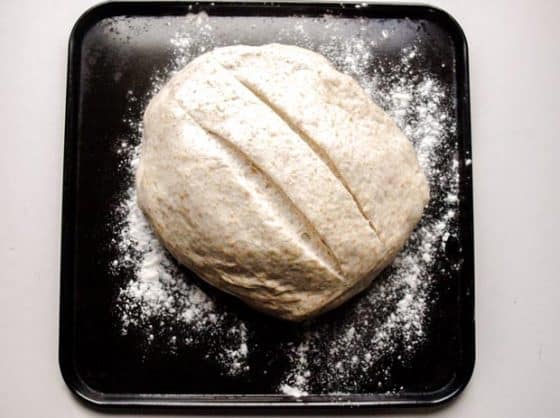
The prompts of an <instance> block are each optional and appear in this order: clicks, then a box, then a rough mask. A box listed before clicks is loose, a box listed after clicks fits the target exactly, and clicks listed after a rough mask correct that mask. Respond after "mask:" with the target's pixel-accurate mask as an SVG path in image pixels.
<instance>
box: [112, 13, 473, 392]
mask: <svg viewBox="0 0 560 418" xmlns="http://www.w3.org/2000/svg"><path fill="white" fill-rule="evenodd" d="M184 19H185V26H184V27H185V29H184V30H183V31H180V32H177V33H176V34H175V36H174V37H173V38H172V39H171V41H170V47H172V48H173V54H174V57H175V59H174V61H173V62H172V63H171V64H170V65H169V67H168V68H167V69H166V70H165V71H163V72H162V73H159V74H155V75H154V77H153V82H154V87H153V90H152V91H151V92H150V93H149V94H148V95H147V96H142V97H137V96H135V94H134V92H129V100H130V101H131V102H133V101H137V100H140V101H142V103H143V105H146V104H147V102H148V101H149V98H150V97H151V95H153V94H154V93H155V92H157V91H158V90H159V88H161V86H162V84H163V83H164V82H165V81H166V80H167V79H168V78H169V76H170V75H171V74H172V73H173V72H174V71H176V70H177V69H179V68H181V67H182V66H184V65H185V64H186V63H188V62H189V61H190V60H191V59H193V58H194V57H196V56H197V55H200V54H201V53H203V52H205V51H207V50H210V49H212V48H214V47H215V46H221V45H223V43H220V42H219V41H216V39H220V37H219V36H213V35H215V33H214V31H215V30H216V28H214V27H212V25H211V23H210V20H209V19H208V18H207V16H206V15H204V14H199V15H196V16H194V15H189V16H187V17H186V18H184ZM313 24H314V25H320V26H323V27H324V29H325V33H328V36H327V37H326V38H325V39H324V41H322V42H321V43H320V44H314V43H313V41H312V40H311V36H308V34H307V32H306V29H305V26H304V25H303V24H295V25H293V26H291V27H290V26H289V25H288V26H287V27H288V29H286V27H283V28H282V29H281V30H279V31H278V33H277V36H276V38H275V39H276V40H277V41H278V42H286V43H295V44H298V45H300V46H303V47H308V48H310V49H315V50H317V51H318V52H320V53H322V54H323V55H325V56H327V57H328V58H329V59H330V60H331V61H332V62H333V63H334V64H335V66H337V67H338V68H339V69H341V70H342V71H344V72H345V73H348V74H350V75H352V76H354V77H355V78H356V79H357V80H358V81H359V82H360V84H361V85H362V86H363V87H364V88H365V89H366V91H368V92H369V93H370V94H371V96H372V97H373V99H374V100H375V101H376V102H377V103H379V104H380V105H381V106H382V107H383V108H384V109H386V110H387V111H388V112H389V113H390V114H391V115H392V116H393V117H394V118H395V120H396V121H397V123H398V124H399V126H400V127H401V128H402V129H403V130H404V132H405V133H406V135H407V136H408V137H409V138H410V139H411V140H412V142H413V143H414V145H415V147H416V149H417V151H418V156H419V161H420V163H421V165H422V167H423V168H424V170H425V172H426V175H427V176H428V178H429V181H430V185H431V193H432V202H431V206H432V207H433V208H437V210H431V211H429V212H428V213H427V214H426V215H425V216H424V218H423V219H422V221H421V223H420V225H419V226H418V228H417V229H416V231H415V232H414V233H413V235H412V237H411V238H410V240H409V243H408V244H407V246H406V247H405V249H404V250H403V251H402V252H401V253H400V254H399V256H398V257H397V258H396V260H395V261H394V263H393V266H392V267H391V268H390V269H388V271H387V272H386V273H385V274H384V275H383V277H381V278H379V279H378V280H377V281H376V282H375V283H374V285H373V286H372V287H371V289H369V290H368V291H366V292H365V294H364V295H362V296H361V297H359V298H357V299H356V300H354V301H352V302H350V303H351V304H353V307H352V309H351V310H349V313H348V311H347V313H346V314H345V317H344V318H338V317H336V319H333V318H335V316H334V315H331V316H328V320H325V319H323V320H321V319H318V320H315V321H313V322H312V323H310V324H307V325H305V326H303V328H304V330H303V331H302V332H301V333H300V334H299V335H298V337H296V338H295V339H290V340H288V341H286V342H285V343H283V344H281V346H279V347H278V350H280V352H281V353H282V355H284V356H285V357H286V358H287V360H288V363H289V367H288V369H287V370H286V371H285V373H284V375H283V376H281V379H280V380H281V382H280V384H279V385H278V387H277V391H278V392H280V393H284V394H287V395H290V396H294V397H299V396H305V395H306V394H308V393H314V391H318V390H320V391H321V392H322V393H340V392H344V393H349V392H350V393H351V392H357V391H359V390H360V387H361V386H362V385H363V384H364V383H372V382H371V379H372V377H373V379H374V380H375V381H374V382H373V383H374V384H375V385H376V386H377V387H378V389H379V391H384V390H393V391H394V390H399V389H400V388H393V387H390V386H389V385H388V382H389V380H390V376H391V368H390V367H388V366H387V364H405V363H406V362H407V361H409V359H410V358H411V357H412V356H413V355H414V353H415V351H416V350H417V348H418V347H419V346H421V344H422V342H423V340H424V338H425V328H426V325H427V321H428V319H429V317H428V312H429V307H430V303H431V292H430V289H431V283H432V280H434V277H432V275H431V271H432V269H433V268H434V265H435V263H436V261H437V260H438V258H441V257H442V256H444V254H445V246H446V243H447V240H448V239H449V238H450V237H451V236H453V235H455V234H456V229H455V228H456V227H455V226H454V225H455V224H454V222H456V219H455V218H456V214H457V208H458V165H459V163H458V161H457V159H456V150H455V149H454V148H452V147H453V146H454V145H453V144H455V143H456V141H454V140H450V138H452V135H454V133H455V131H454V129H455V120H454V113H453V112H454V110H453V109H452V108H451V107H450V106H449V105H448V104H447V103H446V97H447V96H449V95H450V94H451V92H449V91H447V90H446V89H445V88H444V87H443V86H442V85H441V84H440V83H439V82H438V81H437V79H435V78H433V77H432V76H430V74H422V73H418V71H417V70H415V69H414V68H415V66H414V63H415V60H417V59H419V57H420V50H419V49H418V48H417V47H416V46H414V45H409V46H407V47H405V48H404V49H402V51H401V60H400V62H399V63H398V65H393V66H392V67H391V68H385V66H384V65H383V63H378V62H375V57H374V56H373V52H372V51H374V49H372V47H374V46H376V45H382V44H383V42H388V41H390V39H391V32H390V31H388V30H386V29H383V30H382V31H381V32H380V33H379V35H378V36H377V37H376V38H372V37H371V35H366V33H367V31H366V29H367V28H366V27H365V26H364V27H363V28H360V31H359V33H357V34H356V33H355V34H353V35H352V37H348V34H347V33H346V32H344V31H346V30H347V27H346V22H345V21H344V20H342V19H335V18H325V19H316V20H315V22H314V23H313ZM363 25H367V22H366V21H364V23H363ZM230 43H231V42H230ZM233 43H237V41H235V42H233ZM372 63H373V65H372ZM123 122H124V123H126V124H128V125H129V126H130V128H131V129H132V130H133V131H134V133H133V134H132V136H131V137H130V138H127V139H124V140H122V141H120V142H119V144H120V145H119V146H118V149H117V152H118V153H120V154H122V155H123V164H125V165H126V167H128V170H129V175H130V176H129V177H130V186H129V189H128V192H127V193H126V195H125V196H124V197H123V199H122V201H121V202H120V203H119V205H118V207H117V209H116V210H115V215H116V219H118V220H119V222H118V223H117V224H116V225H115V240H114V245H115V247H116V248H117V250H118V257H117V259H115V260H113V261H112V263H111V266H110V267H111V271H112V272H113V273H114V274H115V276H118V275H119V274H121V273H123V272H125V271H128V272H130V271H132V278H131V279H130V280H129V281H128V283H125V284H124V285H123V287H122V289H121V292H120V295H119V297H118V300H117V302H116V310H117V312H118V315H119V318H120V321H121V329H122V333H123V334H126V333H128V332H130V331H131V330H134V332H136V333H140V334H141V335H144V337H145V344H146V346H149V345H150V344H152V342H153V341H154V340H155V339H159V340H160V341H161V340H163V341H166V342H167V345H168V346H169V349H170V350H171V351H173V350H175V349H177V347H179V346H180V347H184V346H187V347H189V346H197V345H199V344H202V343H203V342H205V341H206V342H207V341H212V342H213V344H212V347H215V348H214V350H215V351H214V352H210V353H208V354H207V356H209V357H211V358H213V359H214V361H216V362H218V364H219V365H221V367H222V369H223V372H224V373H225V374H228V375H231V376H242V375H243V374H245V373H248V372H249V371H250V369H249V358H250V354H251V349H252V343H251V328H250V323H248V322H244V321H243V320H241V319H240V318H238V316H237V315H236V314H235V312H234V311H233V310H231V309H228V306H218V304H216V303H215V302H214V301H213V300H212V299H211V298H210V297H209V296H208V295H207V294H206V293H205V292H204V291H203V290H201V289H200V288H199V287H198V285H197V284H196V283H194V282H192V280H190V279H189V278H188V277H186V276H185V275H184V273H183V272H182V271H181V269H180V268H178V266H177V265H176V263H175V262H174V261H173V259H172V258H171V257H170V256H169V254H168V253H167V252H166V250H165V249H164V248H162V246H161V245H160V243H159V242H158V240H157V239H156V238H155V236H154V234H153V232H152V230H151V228H150V226H149V224H148V223H147V221H146V219H145V218H144V216H143V215H142V213H141V211H140V210H139V209H138V207H137V205H136V196H135V188H134V182H133V175H134V172H135V167H136V164H137V159H138V152H139V148H138V143H139V139H140V138H141V134H142V132H141V121H140V117H139V116H138V115H136V117H134V116H131V115H128V116H127V117H125V118H124V119H123ZM450 144H451V145H450ZM469 163H470V161H468V162H467V164H469ZM442 273H444V272H442ZM170 330H171V331H170ZM387 359H389V362H388V361H387ZM272 372H273V371H271V373H272Z"/></svg>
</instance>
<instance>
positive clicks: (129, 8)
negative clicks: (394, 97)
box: [59, 2, 474, 410]
mask: <svg viewBox="0 0 560 418" xmlns="http://www.w3.org/2000/svg"><path fill="white" fill-rule="evenodd" d="M198 12H205V13H207V15H208V19H210V21H211V22H212V21H213V19H220V21H219V28H220V36H221V39H222V40H221V42H222V43H225V44H227V43H228V39H229V38H231V42H232V43H234V42H235V43H247V44H252V45H258V44H263V43H270V42H274V41H277V39H275V36H276V35H275V34H276V33H277V32H275V31H277V30H278V25H280V26H281V25H284V24H287V25H294V24H299V25H301V26H302V27H305V26H306V25H307V24H308V23H307V22H310V21H312V20H313V19H320V18H323V17H324V16H325V15H326V16H332V17H335V18H344V19H347V22H348V23H347V26H348V28H349V29H348V30H349V31H350V32H351V31H352V30H353V29H352V27H353V26H352V25H353V23H352V22H356V23H355V24H356V25H363V23H364V22H369V23H371V24H370V26H369V29H368V31H369V32H368V35H367V36H371V37H372V39H382V38H384V37H385V35H384V31H386V30H390V31H391V38H390V41H388V42H379V43H375V42H372V43H371V45H370V46H369V47H370V48H371V52H372V54H374V55H376V56H382V57H383V59H384V60H385V61H384V62H385V63H388V64H389V65H388V67H389V68H390V63H391V60H396V59H400V58H399V57H400V55H399V54H401V52H402V48H403V47H404V46H405V45H406V43H407V42H409V41H410V39H411V38H413V39H415V42H416V44H417V45H419V48H420V50H419V51H418V52H419V54H421V55H422V57H423V58H422V60H418V61H416V63H415V64H414V65H417V66H420V67H421V68H417V70H421V71H423V72H429V73H430V74H431V75H432V77H434V78H435V79H437V80H439V81H440V82H441V83H442V84H444V85H446V86H447V87H448V90H447V91H450V92H452V94H451V95H450V97H447V100H449V101H450V102H451V105H452V106H453V109H454V112H455V114H454V120H455V126H454V135H450V136H449V141H454V142H453V144H452V145H453V147H454V149H455V150H456V151H455V152H456V154H457V156H458V158H457V161H458V164H459V166H458V168H457V171H458V176H459V180H458V188H459V190H458V195H459V201H458V204H457V211H458V213H457V214H456V215H457V234H456V237H455V238H454V239H453V240H452V242H451V241H450V242H449V243H448V244H449V245H447V249H446V251H445V253H444V256H443V257H442V259H441V260H439V261H438V263H436V268H434V269H433V271H431V273H430V274H432V275H433V278H434V280H433V283H434V285H433V286H432V290H431V292H433V296H434V297H433V300H434V304H433V306H432V308H431V309H430V311H429V315H430V318H429V321H428V329H427V331H426V335H427V337H426V341H424V343H423V344H422V348H421V349H420V350H419V351H418V352H416V353H415V354H414V355H413V356H411V358H410V359H409V361H408V362H407V363H406V365H401V366H398V367H397V366H396V368H395V370H393V372H392V373H391V377H390V379H389V381H388V382H385V383H386V385H385V386H384V387H383V389H382V390H381V389H378V386H377V385H375V381H376V378H375V376H373V375H372V376H371V379H370V380H368V382H369V383H368V382H366V383H364V384H362V385H357V387H354V388H353V390H351V391H346V392H344V393H322V391H321V390H320V389H321V388H319V390H316V391H315V392H317V393H310V394H308V395H305V396H302V397H298V398H294V397H292V396H287V395H285V394H280V393H277V392H275V391H274V390H273V389H272V387H273V386H272V381H273V380H274V378H275V377H274V374H275V370H276V369H275V368H278V369H280V368H281V367H282V362H281V361H278V362H276V363H274V364H273V365H272V366H271V368H270V370H269V373H268V374H263V373H258V372H254V373H253V372H250V373H248V374H247V375H243V376H241V377H238V378H231V377H227V376H226V377H224V376H223V375H222V374H220V373H219V372H217V371H216V368H214V367H212V364H211V360H210V361H209V360H208V356H204V352H205V347H204V345H202V346H201V347H199V348H198V349H197V350H191V351H186V352H180V353H174V354H172V355H171V354H169V353H162V354H158V353H157V352H156V353H152V354H151V355H150V356H146V355H141V354H139V348H138V346H139V341H137V339H135V336H134V335H123V334H122V333H121V332H120V331H119V329H118V326H116V325H115V321H116V320H115V312H114V306H113V304H114V301H115V298H116V297H117V295H118V292H119V285H120V284H121V283H122V282H123V280H124V279H125V278H123V277H120V278H118V277H117V278H114V277H113V276H114V274H115V273H114V271H112V270H111V268H110V261H111V260H112V259H113V258H114V257H115V254H114V248H113V246H112V245H111V242H112V240H114V238H115V237H114V231H113V230H112V229H111V228H110V227H109V225H110V223H111V214H112V213H114V212H113V210H114V206H115V199H116V196H120V195H122V193H123V192H124V191H125V190H126V187H127V185H128V184H129V182H130V179H128V178H126V176H124V175H123V174H122V173H121V171H119V164H121V159H120V157H119V155H117V153H115V152H114V149H115V143H114V142H115V141H116V138H119V137H121V136H126V135H128V134H129V132H128V131H127V130H129V129H130V126H129V125H126V124H123V115H125V114H129V113H130V106H131V103H130V100H128V98H127V97H128V96H127V94H128V93H127V92H129V91H131V90H134V91H135V92H140V94H142V92H147V91H149V90H150V88H151V87H152V86H151V84H150V83H151V81H150V80H152V78H151V77H152V76H153V75H154V74H155V73H157V72H158V71H159V70H161V69H162V68H164V67H165V66H166V65H167V63H168V62H169V60H170V51H169V48H168V46H169V36H171V35H170V34H173V33H175V32H176V31H178V30H181V28H182V27H184V24H185V22H184V21H183V17H184V16H185V15H186V14H187V13H198ZM114 19H125V20H126V22H127V25H125V26H122V25H121V26H122V27H121V29H120V33H119V34H117V35H118V36H115V34H114V33H109V31H107V30H106V29H107V25H106V24H105V23H106V22H107V21H112V20H114ZM325 30H327V31H328V29H325ZM139 33H142V36H138V34H139ZM323 35H324V34H322V35H320V34H319V32H317V31H313V30H310V31H309V32H308V36H310V37H311V38H312V39H311V42H321V41H320V39H319V38H318V37H320V36H323ZM314 36H315V37H317V38H316V39H313V37H314ZM321 39H322V38H321ZM131 40H133V41H131ZM139 40H143V41H139ZM117 69H118V71H117ZM414 70H415V69H414V68H412V70H411V71H412V72H413V71H414ZM117 78H118V83H117V82H116V80H117ZM133 111H134V109H133ZM136 111H137V113H138V112H140V108H138V109H136ZM127 112H128V113H127ZM139 115H140V114H139V113H138V114H137V115H136V116H137V117H139ZM471 158H472V157H471V145H470V119H469V84H468V62H467V45H466V39H465V37H464V34H463V32H462V30H461V28H460V27H459V25H458V24H457V23H456V22H455V20H454V19H453V18H451V17H450V16H449V15H448V14H446V13H445V12H443V11H441V10H439V9H435V8H432V7H429V6H412V5H377V4H367V3H359V4H338V3H329V4H318V3H312V4H299V3H185V2H177V3H175V2H161V3H160V2H115V3H106V4H102V5H99V6H97V7H94V8H92V9H90V10H88V11H87V12H85V13H84V14H83V15H82V16H81V17H80V19H79V20H78V21H77V23H76V25H75V27H74V29H73V31H72V34H71V37H70V44H69V61H68V84H67V108H66V132H65V149H64V186H63V214H62V220H63V222H62V253H61V254H62V260H61V301H60V305H61V306H60V346H59V362H60V367H61V371H62V375H63V377H64V379H65V381H66V383H67V385H68V386H69V387H70V389H71V390H72V391H73V392H74V393H75V394H76V395H77V396H78V397H79V398H82V399H84V400H86V401H88V402H89V403H91V404H94V405H97V406H102V407H139V406H142V407H144V406H150V407H160V408H168V407H191V408H193V407H197V408H206V407H220V408H225V409H231V410H237V409H239V408H270V407H280V408H285V407H292V408H293V407H297V408H318V407H321V408H334V409H336V408H348V407H388V406H426V405H434V404H439V403H442V402H444V401H446V400H448V399H451V398H453V397H454V396H455V395H457V394H458V393H459V392H460V391H461V390H462V389H463V388H464V387H465V385H466V384H467V382H468V380H469V378H470V376H471V373H472V369H473V366H474V306H473V304H474V269H473V266H474V260H473V219H472V183H471V164H470V159H471ZM428 210H433V209H428ZM451 264H453V265H454V266H455V268H453V269H450V270H449V271H451V273H447V274H446V276H445V277H443V276H442V277H439V276H438V275H440V274H442V273H440V272H441V271H444V270H445V268H444V267H445V265H451ZM442 266H443V267H442ZM457 266H458V267H457ZM121 274H124V273H121ZM187 274H188V273H187ZM192 280H195V281H196V280H197V279H196V278H195V277H192ZM200 287H201V288H202V289H203V291H205V292H207V293H209V294H213V295H215V297H216V298H219V300H220V303H224V304H228V306H230V307H229V308H228V309H232V310H234V311H239V312H240V315H242V316H243V317H244V318H246V319H247V321H248V323H249V324H253V325H251V326H253V328H252V329H251V333H252V336H253V337H252V338H254V339H255V340H256V341H258V343H259V344H256V345H255V346H256V347H260V348H257V351H259V350H261V352H260V353H257V354H258V355H255V357H254V359H253V360H251V359H250V360H251V361H253V364H251V366H252V367H251V370H256V371H258V370H259V369H262V368H263V367H264V366H263V365H260V364H259V361H263V360H262V359H263V358H268V359H270V358H271V356H274V355H276V353H274V350H273V349H272V348H271V347H274V344H271V339H277V338H281V335H282V333H283V332H286V333H293V332H296V333H297V332H299V328H298V327H302V326H304V325H293V324H285V323H282V322H281V321H277V320H274V319H272V318H267V317H264V316H262V315H260V314H257V313H253V312H252V311H251V310H249V309H247V308H246V307H245V306H243V305H242V304H240V303H238V302H237V301H236V300H234V299H232V298H230V297H228V296H225V295H224V296H222V295H221V294H220V292H216V291H215V290H214V289H212V288H210V287H209V286H205V284H204V283H200ZM352 309H353V304H352V303H349V304H346V305H344V306H343V307H341V308H338V309H336V310H335V311H333V312H331V313H329V314H327V315H325V316H324V317H321V318H320V319H319V321H336V320H337V318H339V317H341V316H344V315H346V314H347V312H349V311H350V310H352ZM253 315H254V318H253ZM278 335H280V337H279V336H278ZM206 348H207V349H210V347H206ZM266 350H268V352H266ZM371 373H372V374H374V373H375V371H372V372H371ZM387 387H390V388H398V390H387ZM331 392H332V391H331Z"/></svg>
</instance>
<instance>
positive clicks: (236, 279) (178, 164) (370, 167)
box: [136, 44, 429, 320]
mask: <svg viewBox="0 0 560 418" xmlns="http://www.w3.org/2000/svg"><path fill="white" fill-rule="evenodd" d="M136 181H137V192H138V203H139V205H140V207H141V208H142V210H143V211H144V213H145V214H146V216H147V218H148V219H149V221H150V223H151V224H152V226H153V228H154V230H155V232H156V234H157V235H158V237H159V238H160V240H161V241H162V243H163V244H164V245H165V247H166V248H167V249H168V250H169V251H170V252H171V253H172V254H173V256H174V257H175V258H176V259H177V260H178V261H179V262H180V263H182V264H184V265H185V266H187V267H188V268H190V269H191V270H193V271H194V272H196V273H197V274H198V275H199V276H200V277H201V278H202V279H204V280H206V281H207V282H209V283H211V284H212V285H214V286H216V287H218V288H220V289H222V290H224V291H226V292H228V293H231V294H233V295H235V296H237V297H239V298H240V299H242V300H243V301H245V302H246V303H247V304H249V305H251V306H253V307H254V308H256V309H258V310H260V311H263V312H266V313H269V314H271V315H274V316H277V317H280V318H284V319H289V320H302V319H305V318H308V317H311V316H314V315H317V314H319V313H321V312H324V311H326V310H329V309H332V308H334V307H336V306H338V305H340V304H341V303H342V302H344V301H345V300H347V299H348V298H350V297H351V296H353V295H354V294H356V293H357V292H359V291H361V290H363V289H364V288H366V287H367V286H368V285H369V284H370V283H371V281H372V280H373V278H374V277H375V276H376V275H377V274H378V273H379V272H380V271H381V270H382V269H383V268H384V267H386V266H387V264H389V263H390V262H391V261H392V260H393V258H394V257H395V255H396V254H397V252H398V251H399V250H400V249H401V248H402V246H403V245H404V243H405V241H406V239H407V238H408V236H409V235H410V233H411V231H412V230H413V228H414V227H415V225H416V223H417V222H418V220H419V219H420V217H421V216H422V211H423V208H424V206H425V205H426V203H427V201H428V196H429V192H428V186H427V181H426V178H425V176H424V174H423V173H422V171H421V169H420V167H419V165H418V161H417V158H416V154H415V152H414V149H413V147H412V145H411V144H410V142H409V141H408V140H407V139H406V137H405V136H404V135H403V133H402V132H401V131H400V130H399V128H398V127H397V126H396V124H395V123H394V122H393V121H392V120H391V119H390V118H389V116H388V115H387V114H386V113H385V112H383V110H381V109H380V108H379V107H378V106H376V105H375V104H374V103H373V102H372V101H371V100H370V99H369V97H368V96H367V95H366V93H365V92H364V91H363V90H362V89H361V88H360V86H359V85H358V84H357V83H356V81H354V80H353V79H352V78H351V77H348V76H346V75H344V74H342V73H340V72H338V71H337V70H336V69H334V67H332V65H331V64H330V63H329V62H328V61H327V60H326V59H325V58H324V57H322V56H321V55H318V54H316V53H314V52H312V51H308V50H305V49H302V48H298V47H293V46H287V45H279V44H271V45H265V46H261V47H249V46H233V47H226V48H219V49H216V50H214V51H212V52H209V53H207V54H204V55H202V56H200V57H198V58H196V59H195V60H193V61H192V62H191V63H190V64H188V65H187V66H186V67H185V68H184V69H183V70H181V71H180V72H178V73H177V74H176V75H174V76H173V77H172V78H171V80H169V81H168V83H167V84H166V85H165V86H164V87H163V88H162V89H161V91H160V92H159V93H158V94H157V95H156V96H155V97H154V98H153V99H152V100H151V102H150V104H149V105H148V108H147V109H146V112H145V115H144V138H143V142H142V150H141V157H140V162H139V166H138V171H137V178H136Z"/></svg>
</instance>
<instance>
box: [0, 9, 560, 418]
mask: <svg viewBox="0 0 560 418" xmlns="http://www.w3.org/2000/svg"><path fill="white" fill-rule="evenodd" d="M93 3H94V1H90V0H80V1H76V0H66V1H63V0H53V1H48V2H47V1H39V0H37V1H27V0H20V1H9V0H4V1H2V2H1V3H0V57H1V58H0V59H1V61H0V80H1V81H2V83H1V84H0V98H1V99H0V128H1V130H0V132H1V138H0V146H1V151H0V179H1V181H2V188H1V190H2V201H1V204H0V219H1V221H0V265H2V274H1V276H0V280H1V287H0V331H1V333H0V416H1V417H36V416H37V417H38V416H41V417H50V416H52V417H82V416H94V415H99V413H97V412H94V411H92V410H90V409H88V408H86V407H84V406H83V405H82V404H80V403H78V402H77V401H76V400H75V399H74V398H73V397H72V396H71V394H70V392H69V391H68V389H67V388H66V387H65V385H64V382H63V381H62V378H61V376H60V373H59V370H58V363H57V349H58V347H57V346H58V342H57V338H58V291H59V244H60V207H61V178H62V147H63V128H64V100H65V77H66V74H65V71H66V54H67V40H68V35H69V33H70V29H71V27H72V25H73V23H74V21H75V20H76V19H77V18H78V16H79V15H80V14H81V13H82V12H83V11H84V10H85V9H86V8H87V7H88V6H90V5H92V4H93ZM432 3H433V4H434V5H437V6H440V7H441V8H443V9H445V10H447V11H448V12H450V13H451V14H452V15H453V16H455V18H456V19H457V20H458V21H459V22H460V23H461V25H462V26H463V28H464V30H465V32H466V34H467V38H468V41H469V47H470V58H471V62H470V69H471V94H472V126H473V152H474V161H473V168H474V182H475V230H476V231H475V236H476V316H477V360H476V367H475V372H474V375H473V378H472V380H471V382H470V384H469V386H468V387H467V389H466V390H465V392H464V393H463V394H462V395H461V396H460V398H458V399H457V400H456V401H455V402H453V403H452V404H450V405H449V406H448V407H446V408H443V409H438V410H435V411H433V414H434V415H438V416H446V417H473V416H476V417H502V416H504V417H505V416H507V417H525V416H534V417H555V416H560V403H559V402H558V399H557V396H558V395H557V391H558V389H559V388H560V386H559V383H558V381H559V377H560V361H559V360H558V352H559V351H560V334H559V332H558V329H559V328H560V325H559V323H560V273H559V270H560V261H559V260H560V254H558V250H559V249H560V246H559V245H558V240H559V237H560V197H559V195H558V185H557V181H558V179H560V157H559V155H560V138H558V129H557V123H558V118H559V117H560V112H559V111H560V106H559V104H558V103H559V99H560V88H559V83H558V75H560V46H559V45H558V41H560V2H557V1H554V0H550V1H540V2H535V1H529V0H527V1H519V0H509V1H491V2H490V1H487V0H486V1H480V0H479V1H470V2H466V1H459V0H457V1H451V0H449V1H433V2H432ZM403 414H404V412H403ZM413 414H414V413H412V415H413ZM404 415H406V414H404ZM408 415H409V416H410V415H411V413H409V414H408Z"/></svg>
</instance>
